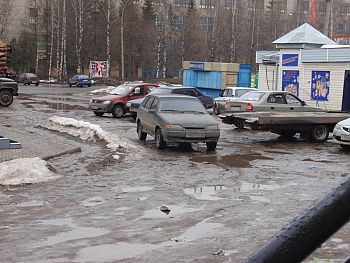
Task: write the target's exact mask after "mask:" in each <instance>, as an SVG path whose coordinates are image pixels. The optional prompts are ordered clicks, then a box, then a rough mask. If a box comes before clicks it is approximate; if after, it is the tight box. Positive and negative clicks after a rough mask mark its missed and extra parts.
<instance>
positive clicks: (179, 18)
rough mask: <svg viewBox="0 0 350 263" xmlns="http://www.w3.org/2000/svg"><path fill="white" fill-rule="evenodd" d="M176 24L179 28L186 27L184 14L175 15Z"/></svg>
mask: <svg viewBox="0 0 350 263" xmlns="http://www.w3.org/2000/svg"><path fill="white" fill-rule="evenodd" d="M174 20H175V26H176V27H177V28H178V29H182V28H183V27H184V18H183V16H175V19H174Z"/></svg>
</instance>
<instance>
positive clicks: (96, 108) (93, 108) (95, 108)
mask: <svg viewBox="0 0 350 263" xmlns="http://www.w3.org/2000/svg"><path fill="white" fill-rule="evenodd" d="M90 109H92V110H98V107H97V106H91V107H90Z"/></svg>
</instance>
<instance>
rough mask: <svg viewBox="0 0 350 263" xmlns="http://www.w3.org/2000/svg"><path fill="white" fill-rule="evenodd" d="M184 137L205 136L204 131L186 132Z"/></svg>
mask: <svg viewBox="0 0 350 263" xmlns="http://www.w3.org/2000/svg"><path fill="white" fill-rule="evenodd" d="M186 138H205V134H204V133H186Z"/></svg>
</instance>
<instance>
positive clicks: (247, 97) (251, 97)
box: [237, 91, 265, 101]
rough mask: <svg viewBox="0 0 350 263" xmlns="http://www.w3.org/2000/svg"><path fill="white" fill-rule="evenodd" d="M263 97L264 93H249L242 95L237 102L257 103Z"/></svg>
mask: <svg viewBox="0 0 350 263" xmlns="http://www.w3.org/2000/svg"><path fill="white" fill-rule="evenodd" d="M264 95H265V93H264V92H255V91H251V92H248V93H246V94H244V95H243V96H242V97H240V98H239V99H238V100H237V101H259V100H260V99H261V98H262V97H263V96H264Z"/></svg>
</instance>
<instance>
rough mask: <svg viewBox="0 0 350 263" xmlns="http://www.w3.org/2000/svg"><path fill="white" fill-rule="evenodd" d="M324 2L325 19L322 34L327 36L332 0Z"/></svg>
mask: <svg viewBox="0 0 350 263" xmlns="http://www.w3.org/2000/svg"><path fill="white" fill-rule="evenodd" d="M325 2H326V20H325V22H324V32H323V33H324V34H325V35H326V36H327V37H328V32H329V22H330V17H331V6H332V4H333V0H325Z"/></svg>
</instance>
